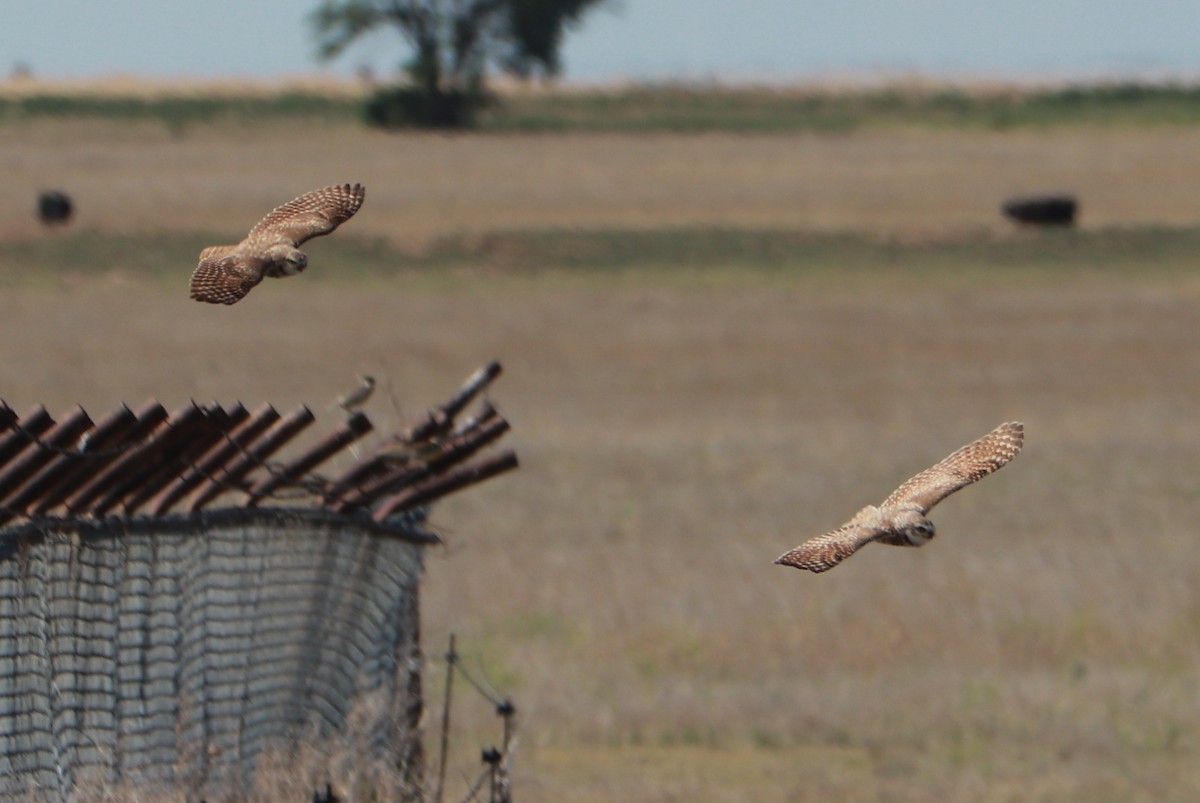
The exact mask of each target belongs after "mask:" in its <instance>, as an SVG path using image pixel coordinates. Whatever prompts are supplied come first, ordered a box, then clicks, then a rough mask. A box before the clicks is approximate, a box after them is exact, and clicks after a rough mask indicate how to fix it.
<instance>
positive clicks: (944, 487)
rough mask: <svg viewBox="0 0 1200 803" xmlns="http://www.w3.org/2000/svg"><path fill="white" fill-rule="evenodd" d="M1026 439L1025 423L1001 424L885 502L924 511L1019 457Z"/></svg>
mask: <svg viewBox="0 0 1200 803" xmlns="http://www.w3.org/2000/svg"><path fill="white" fill-rule="evenodd" d="M1024 442H1025V425H1024V424H1022V423H1020V422H1019V421H1011V422H1009V423H1007V424H1001V425H1000V426H998V427H996V428H995V429H994V430H992V431H991V432H989V433H988V434H986V435H984V436H983V437H982V438H980V439H979V440H977V441H973V442H972V443H968V444H967V445H966V446H964V447H962V448H961V449H959V450H958V451H956V452H954V453H953V454H951V455H950V456H949V457H947V458H945V459H944V460H942V461H941V462H940V463H938V464H937V465H934V466H930V467H929V468H927V469H925V470H924V471H922V472H921V473H920V474H917V475H916V476H915V477H912V478H910V479H909V480H907V481H906V482H905V483H904V484H903V485H901V486H900V487H899V488H897V489H896V490H894V491H892V495H891V496H889V497H888V498H887V500H886V501H884V503H883V505H882V507H888V506H890V505H916V506H917V507H918V508H920V510H921V512H922V513H928V512H929V510H930V508H932V507H933V506H934V505H936V504H937V503H938V502H940V501H942V500H943V499H945V498H946V497H947V496H949V495H950V494H952V493H954V492H955V491H957V490H958V489H959V488H963V487H965V486H967V485H970V484H971V483H973V482H975V481H976V480H979V479H982V478H983V477H986V476H987V475H988V474H991V473H992V472H993V471H996V470H997V469H999V468H1000V467H1001V466H1003V465H1004V464H1005V463H1007V462H1008V461H1009V460H1012V459H1013V458H1014V457H1016V456H1017V452H1019V451H1021V446H1022V445H1023V444H1024Z"/></svg>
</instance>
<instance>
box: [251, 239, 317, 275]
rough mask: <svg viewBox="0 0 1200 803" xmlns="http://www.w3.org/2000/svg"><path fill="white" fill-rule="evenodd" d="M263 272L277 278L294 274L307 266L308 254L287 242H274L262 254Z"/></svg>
mask: <svg viewBox="0 0 1200 803" xmlns="http://www.w3.org/2000/svg"><path fill="white" fill-rule="evenodd" d="M262 259H263V274H264V275H266V276H273V277H275V278H279V277H280V276H295V275H296V274H297V273H300V272H301V271H302V270H304V269H305V268H307V267H308V256H307V255H306V254H305V253H304V252H303V251H301V250H300V249H299V248H296V247H294V246H292V245H290V244H288V243H276V244H275V245H272V246H271V247H270V248H268V249H266V250H265V251H264V252H263V255H262Z"/></svg>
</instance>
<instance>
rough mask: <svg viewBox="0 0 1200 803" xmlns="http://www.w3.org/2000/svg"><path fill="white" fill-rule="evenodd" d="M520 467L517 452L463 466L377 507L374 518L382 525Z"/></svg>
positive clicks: (372, 515)
mask: <svg viewBox="0 0 1200 803" xmlns="http://www.w3.org/2000/svg"><path fill="white" fill-rule="evenodd" d="M519 465H520V464H519V462H518V461H517V454H516V452H514V451H512V450H507V451H503V452H501V453H500V454H497V455H494V456H492V457H489V458H485V459H483V460H480V461H479V462H477V463H472V464H471V465H467V466H461V467H459V468H456V469H455V470H453V471H449V472H446V473H445V474H443V475H441V476H439V477H432V478H430V479H429V480H428V481H427V482H424V483H421V484H420V485H417V486H414V487H411V488H405V489H403V490H402V491H400V492H399V493H396V494H395V495H393V496H391V497H389V498H388V499H386V500H384V501H383V502H382V503H381V504H379V505H377V506H376V507H375V512H374V513H372V514H371V518H372V519H374V520H375V521H377V522H383V521H384V520H386V519H387V518H388V517H389V516H393V515H395V514H396V513H399V512H402V511H404V510H408V509H409V508H412V507H416V506H417V505H422V504H425V503H426V502H431V501H433V500H434V499H440V498H441V497H443V496H446V495H447V494H451V493H454V492H455V491H458V490H461V489H462V488H466V487H467V486H469V485H474V484H475V483H477V482H483V481H484V480H486V479H489V478H491V477H494V476H496V475H497V474H503V473H504V472H506V471H511V470H512V469H514V468H517V467H518V466H519Z"/></svg>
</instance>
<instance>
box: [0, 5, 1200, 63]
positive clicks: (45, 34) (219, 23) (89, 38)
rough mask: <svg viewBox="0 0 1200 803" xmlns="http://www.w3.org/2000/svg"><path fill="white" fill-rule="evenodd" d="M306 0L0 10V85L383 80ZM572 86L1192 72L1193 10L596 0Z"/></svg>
mask: <svg viewBox="0 0 1200 803" xmlns="http://www.w3.org/2000/svg"><path fill="white" fill-rule="evenodd" d="M317 5H318V0H190V1H189V2H181V1H180V0H103V2H101V0H37V2H31V1H29V0H19V1H18V0H10V2H7V3H5V9H4V14H3V19H2V21H0V71H3V72H0V75H2V74H3V73H7V72H8V71H9V70H11V69H12V67H13V66H14V65H16V64H18V63H21V64H25V65H27V66H29V67H30V68H32V70H33V72H34V74H35V75H38V76H41V77H46V78H80V77H88V76H97V75H111V74H115V73H126V74H134V75H144V76H151V77H172V76H196V77H207V78H212V77H224V76H248V77H257V78H271V77H276V76H281V75H297V74H306V73H325V74H332V75H347V76H348V75H351V74H352V73H353V72H354V71H355V69H356V68H357V67H359V66H363V65H366V66H370V67H371V68H373V69H374V70H375V71H376V72H377V73H379V74H386V73H387V72H388V71H389V70H391V69H392V68H394V67H395V65H396V64H397V63H398V62H399V61H400V60H401V53H402V48H403V43H402V40H401V39H400V37H399V36H398V35H393V34H390V33H389V34H388V35H386V36H375V37H373V38H372V39H370V40H369V41H366V42H364V43H362V44H361V45H360V46H358V47H356V48H354V49H353V50H352V51H351V52H350V53H349V54H348V55H347V56H345V57H343V58H341V59H339V60H338V61H336V62H334V63H333V64H328V65H321V64H319V63H318V62H317V60H316V58H315V50H316V46H315V43H314V40H313V37H312V34H311V31H310V29H309V28H308V26H307V25H306V22H305V17H306V15H307V14H308V13H309V12H310V11H311V10H312V9H313V8H315V7H316V6H317ZM563 56H564V63H565V68H566V69H565V71H564V77H565V78H567V79H575V80H581V81H604V80H609V79H614V78H628V79H645V80H669V79H682V80H709V79H716V80H731V81H736V80H754V81H761V80H767V81H770V80H778V81H784V80H794V79H805V78H820V77H824V76H830V75H834V76H837V75H845V74H868V75H870V76H875V77H878V76H880V75H885V74H892V73H903V74H921V75H929V76H939V75H946V76H967V77H970V76H984V77H1006V76H1007V77H1016V78H1021V77H1034V78H1036V77H1056V76H1061V77H1091V76H1099V77H1185V78H1196V77H1197V76H1200V2H1197V0H1143V1H1142V2H1116V1H1115V0H903V1H898V0H610V5H609V6H608V7H602V8H599V9H596V10H594V11H592V12H591V13H590V14H589V15H588V16H587V17H586V18H585V20H584V23H583V25H582V27H581V28H580V29H579V30H578V31H575V32H573V33H571V34H569V35H568V38H567V40H566V45H565V47H564V50H563Z"/></svg>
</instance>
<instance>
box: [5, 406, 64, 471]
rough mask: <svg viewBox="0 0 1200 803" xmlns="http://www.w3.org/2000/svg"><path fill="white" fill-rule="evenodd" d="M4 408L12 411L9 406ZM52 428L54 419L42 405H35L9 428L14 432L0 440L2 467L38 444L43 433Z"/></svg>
mask: <svg viewBox="0 0 1200 803" xmlns="http://www.w3.org/2000/svg"><path fill="white" fill-rule="evenodd" d="M4 407H5V409H6V410H10V409H11V408H9V407H8V405H7V404H6V405H4ZM52 426H54V419H53V418H51V417H50V414H49V413H48V412H46V408H45V407H43V406H41V405H40V404H38V405H35V406H34V407H33V409H31V410H30V411H29V412H28V413H26V414H25V417H24V418H22V419H20V420H19V421H13V422H12V423H10V424H9V428H11V429H12V431H11V432H9V433H8V434H7V435H5V436H4V437H3V438H0V465H2V466H6V465H8V463H9V461H10V460H12V459H13V458H14V457H16V456H17V455H19V454H20V453H21V452H23V451H24V450H25V449H26V448H28V447H30V446H32V445H33V444H34V443H36V442H37V439H38V438H40V437H41V435H42V433H43V432H45V431H46V430H48V429H50V427H52Z"/></svg>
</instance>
